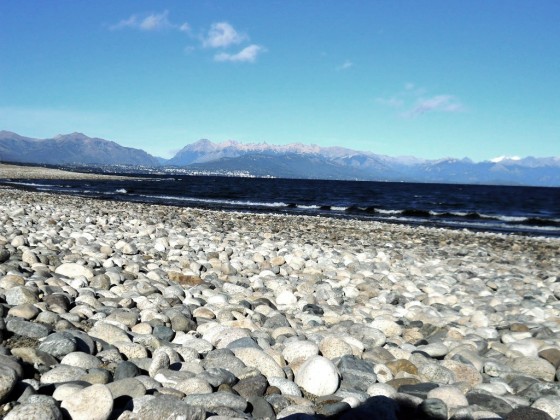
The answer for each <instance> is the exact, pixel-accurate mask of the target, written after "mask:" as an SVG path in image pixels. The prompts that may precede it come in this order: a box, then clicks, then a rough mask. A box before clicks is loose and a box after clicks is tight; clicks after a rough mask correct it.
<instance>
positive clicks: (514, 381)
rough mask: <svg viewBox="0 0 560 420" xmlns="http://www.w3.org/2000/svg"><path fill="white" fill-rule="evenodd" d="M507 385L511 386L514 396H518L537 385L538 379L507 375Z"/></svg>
mask: <svg viewBox="0 0 560 420" xmlns="http://www.w3.org/2000/svg"><path fill="white" fill-rule="evenodd" d="M506 381H507V384H508V385H509V386H511V388H512V389H513V392H514V393H515V394H519V393H520V392H522V391H523V390H525V389H527V388H529V387H530V386H531V385H533V384H536V383H538V382H539V381H538V379H535V378H533V377H531V376H524V375H508V376H507V377H506Z"/></svg>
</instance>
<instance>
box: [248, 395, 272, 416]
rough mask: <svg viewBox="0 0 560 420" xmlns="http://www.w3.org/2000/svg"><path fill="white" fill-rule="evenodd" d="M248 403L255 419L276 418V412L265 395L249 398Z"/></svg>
mask: <svg viewBox="0 0 560 420" xmlns="http://www.w3.org/2000/svg"><path fill="white" fill-rule="evenodd" d="M247 400H248V403H249V404H250V405H251V415H252V416H253V418H255V419H271V420H272V419H275V418H276V413H274V409H273V408H272V406H271V405H270V404H269V403H268V401H266V400H265V399H264V398H263V397H257V396H254V397H251V398H248V399H247Z"/></svg>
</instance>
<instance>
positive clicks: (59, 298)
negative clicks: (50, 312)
mask: <svg viewBox="0 0 560 420" xmlns="http://www.w3.org/2000/svg"><path fill="white" fill-rule="evenodd" d="M43 302H45V303H46V304H47V307H48V308H49V309H53V308H60V309H62V310H63V311H64V312H68V310H69V309H70V306H71V305H72V300H71V299H70V297H69V296H68V295H66V294H62V293H56V294H53V295H46V296H44V297H43Z"/></svg>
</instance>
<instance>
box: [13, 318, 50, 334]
mask: <svg viewBox="0 0 560 420" xmlns="http://www.w3.org/2000/svg"><path fill="white" fill-rule="evenodd" d="M6 329H7V330H8V331H10V332H13V333H14V334H17V335H20V336H22V337H28V338H43V337H46V336H47V335H49V332H50V329H49V327H48V326H46V325H44V324H39V323H36V322H29V321H25V320H23V319H20V318H10V319H8V321H7V322H6Z"/></svg>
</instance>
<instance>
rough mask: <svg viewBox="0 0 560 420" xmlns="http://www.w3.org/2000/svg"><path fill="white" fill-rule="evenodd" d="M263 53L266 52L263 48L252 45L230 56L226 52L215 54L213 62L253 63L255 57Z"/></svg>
mask: <svg viewBox="0 0 560 420" xmlns="http://www.w3.org/2000/svg"><path fill="white" fill-rule="evenodd" d="M264 51H266V50H265V48H263V47H261V46H260V45H256V44H252V45H249V46H248V47H245V48H243V49H242V50H241V51H239V52H238V53H236V54H230V53H226V52H222V53H219V54H216V55H215V56H214V60H215V61H230V62H238V63H244V62H245V63H254V62H255V60H256V59H257V56H258V55H259V54H260V53H262V52H264Z"/></svg>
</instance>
